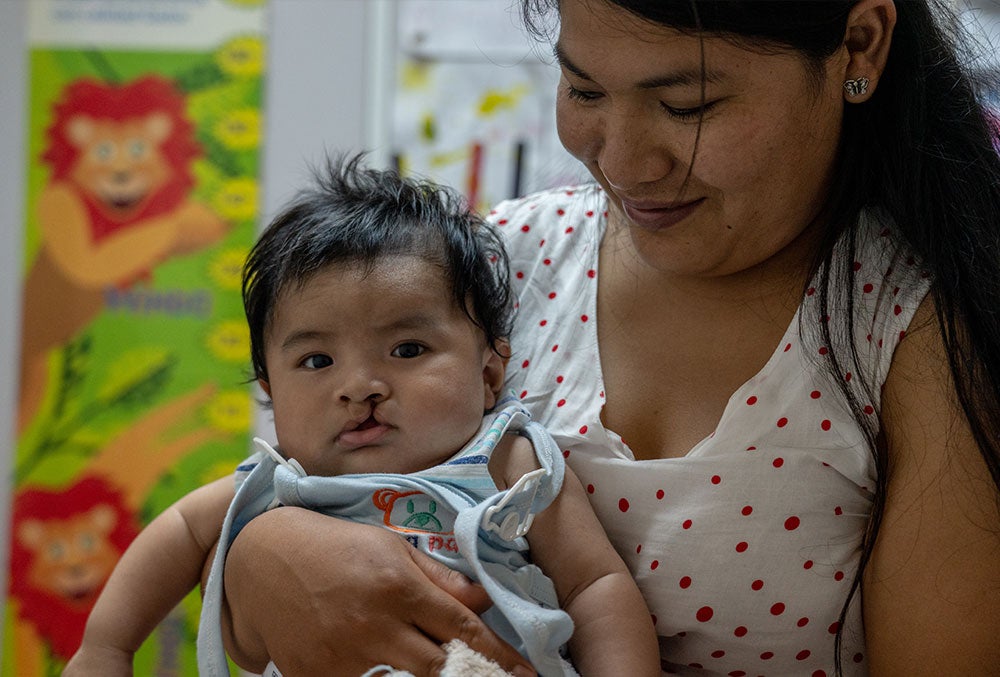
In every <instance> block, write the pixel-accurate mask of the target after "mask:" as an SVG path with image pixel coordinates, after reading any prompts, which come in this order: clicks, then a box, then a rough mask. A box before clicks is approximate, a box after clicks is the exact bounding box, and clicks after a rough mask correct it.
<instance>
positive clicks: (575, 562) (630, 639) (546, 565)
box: [490, 436, 660, 677]
mask: <svg viewBox="0 0 1000 677" xmlns="http://www.w3.org/2000/svg"><path fill="white" fill-rule="evenodd" d="M507 439H509V440H511V442H510V444H509V448H507V449H500V448H498V450H497V451H498V452H500V453H499V455H498V454H496V453H495V454H494V457H493V460H491V463H490V471H491V473H493V474H494V478H495V479H498V480H501V481H500V482H498V485H502V486H510V485H512V484H513V483H514V482H516V481H517V479H518V478H520V477H521V476H522V475H523V474H524V473H526V472H530V471H531V470H534V469H535V468H537V467H538V463H537V460H536V458H535V453H534V450H533V449H532V448H531V443H530V442H528V441H527V440H526V439H525V438H523V437H514V436H507V437H505V440H507ZM504 446H507V445H504ZM494 466H496V470H495V469H494ZM501 474H502V476H501ZM527 539H528V543H529V545H530V546H531V558H532V561H534V562H535V563H536V564H537V565H538V566H539V567H541V568H542V570H543V571H544V572H545V573H546V574H548V575H549V577H551V578H552V580H553V582H554V583H555V587H556V594H557V595H558V596H559V603H560V605H561V606H562V608H563V609H564V610H565V611H566V612H567V613H569V615H570V617H571V618H572V619H573V624H574V630H573V637H572V638H571V639H570V641H569V648H570V654H571V656H572V659H573V663H574V665H575V667H576V669H577V670H578V671H579V672H580V674H582V675H586V677H600V676H602V675H608V676H612V677H613V676H617V675H634V676H636V677H642V676H643V675H649V676H650V677H653V676H658V675H660V656H659V648H658V644H657V639H656V632H655V631H654V629H653V622H652V619H651V617H650V614H649V610H648V608H647V607H646V603H645V601H643V599H642V595H641V593H640V592H639V588H638V587H636V584H635V581H634V580H633V579H632V575H631V574H630V573H629V571H628V568H626V566H625V563H624V562H623V561H622V559H621V557H619V555H618V553H617V552H615V549H614V547H612V545H611V543H610V542H609V541H608V538H607V536H606V535H605V533H604V529H603V528H602V527H601V523H600V522H599V521H598V520H597V516H596V515H595V514H594V511H593V509H592V508H591V507H590V502H589V501H588V500H587V495H586V493H585V492H584V489H583V486H582V485H581V484H580V480H579V479H577V477H576V475H575V474H574V473H573V471H572V470H570V468H569V467H567V468H566V477H565V480H564V481H563V487H562V490H561V491H560V492H559V495H558V496H557V497H556V499H555V500H554V501H553V502H552V504H551V505H550V506H549V507H548V508H546V509H545V510H544V511H543V512H541V513H539V514H538V515H537V516H536V517H535V521H534V522H533V523H532V525H531V531H529V532H528V535H527Z"/></svg>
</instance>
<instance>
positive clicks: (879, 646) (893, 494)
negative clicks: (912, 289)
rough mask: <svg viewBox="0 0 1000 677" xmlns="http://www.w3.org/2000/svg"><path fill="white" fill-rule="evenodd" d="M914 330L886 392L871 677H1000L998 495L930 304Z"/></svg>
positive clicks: (869, 601)
mask: <svg viewBox="0 0 1000 677" xmlns="http://www.w3.org/2000/svg"><path fill="white" fill-rule="evenodd" d="M912 326H913V327H914V328H913V329H911V330H910V331H909V332H908V333H907V335H906V337H905V338H904V339H903V341H902V342H901V343H900V344H899V346H898V348H897V349H896V354H895V356H894V358H893V364H892V368H891V370H890V372H889V377H888V379H887V380H886V383H885V387H884V389H883V408H882V418H883V432H884V435H885V441H886V444H887V445H888V452H889V463H890V469H889V477H888V491H887V494H886V504H885V516H884V518H883V522H882V527H881V530H880V532H879V535H878V539H877V541H876V543H875V548H874V551H873V554H872V560H871V563H870V564H869V566H868V568H867V571H866V573H865V577H864V587H863V602H864V619H865V636H866V640H867V644H868V658H869V665H870V667H871V673H872V674H873V675H885V674H893V675H897V674H906V675H942V674H954V675H959V674H961V675H973V674H977V675H986V674H997V669H998V668H997V666H1000V641H998V639H997V638H998V637H1000V497H998V493H997V488H996V485H995V484H994V483H993V480H992V478H991V477H990V474H989V472H988V471H987V468H986V465H985V463H984V462H983V459H982V457H981V455H980V452H979V449H978V447H977V445H976V443H975V441H974V440H973V438H972V433H971V432H970V430H969V425H968V422H967V421H966V419H965V417H964V415H963V413H962V411H961V408H960V407H959V405H958V402H957V397H956V394H955V389H954V384H953V382H952V378H951V373H950V371H949V369H948V360H947V356H946V354H945V351H944V346H943V344H942V340H941V337H940V334H939V331H938V328H937V323H936V322H935V320H934V315H933V310H932V308H931V305H930V301H929V300H928V301H925V303H924V304H923V306H922V307H921V309H920V311H919V312H918V314H917V318H916V319H915V320H914V322H913V325H912ZM992 415H994V416H1000V412H993V414H992Z"/></svg>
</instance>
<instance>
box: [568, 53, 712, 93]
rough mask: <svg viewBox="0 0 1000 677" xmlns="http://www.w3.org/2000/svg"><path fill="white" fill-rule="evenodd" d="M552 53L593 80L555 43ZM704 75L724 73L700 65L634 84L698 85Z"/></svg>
mask: <svg viewBox="0 0 1000 677" xmlns="http://www.w3.org/2000/svg"><path fill="white" fill-rule="evenodd" d="M552 52H553V55H554V56H555V58H556V61H558V62H559V65H560V66H562V67H563V68H565V69H566V70H568V71H569V72H570V73H572V74H573V75H575V76H577V77H578V78H580V79H582V80H589V81H590V82H594V79H593V78H592V77H591V76H590V75H589V74H588V73H587V71H585V70H583V69H582V68H580V67H579V66H577V65H576V64H575V63H573V61H572V60H571V59H570V58H569V57H568V56H567V55H566V52H565V51H564V50H563V49H562V47H560V46H559V43H556V44H555V45H554V46H553V48H552ZM703 77H704V81H705V83H716V82H720V81H722V80H723V79H725V78H724V75H723V74H722V72H720V71H716V70H710V69H706V70H705V71H702V69H701V67H700V66H698V67H692V68H684V69H680V70H677V71H675V72H672V73H666V74H664V75H657V76H654V77H650V78H646V79H644V80H640V81H639V82H638V83H636V86H637V87H639V88H640V89H658V88H660V87H686V86H692V85H697V86H700V85H701V83H702V78H703Z"/></svg>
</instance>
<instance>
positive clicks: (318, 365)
mask: <svg viewBox="0 0 1000 677" xmlns="http://www.w3.org/2000/svg"><path fill="white" fill-rule="evenodd" d="M332 364H333V358H332V357H330V356H329V355H323V354H321V353H320V354H317V355H310V356H309V357H307V358H305V359H304V360H302V366H303V367H305V368H306V369H324V368H326V367H329V366H331V365H332Z"/></svg>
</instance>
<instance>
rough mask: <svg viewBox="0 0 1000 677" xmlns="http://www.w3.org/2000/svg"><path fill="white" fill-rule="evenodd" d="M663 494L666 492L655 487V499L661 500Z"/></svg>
mask: <svg viewBox="0 0 1000 677" xmlns="http://www.w3.org/2000/svg"><path fill="white" fill-rule="evenodd" d="M664 496H666V494H665V493H663V489H657V490H656V499H657V500H659V501H662V500H663V497H664Z"/></svg>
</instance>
